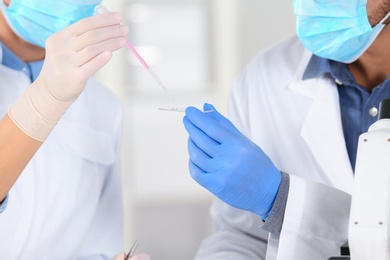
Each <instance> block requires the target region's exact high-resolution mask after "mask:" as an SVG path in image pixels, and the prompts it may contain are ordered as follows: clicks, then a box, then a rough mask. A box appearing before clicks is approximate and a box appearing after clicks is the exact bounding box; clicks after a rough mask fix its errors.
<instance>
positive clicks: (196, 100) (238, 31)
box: [98, 0, 294, 260]
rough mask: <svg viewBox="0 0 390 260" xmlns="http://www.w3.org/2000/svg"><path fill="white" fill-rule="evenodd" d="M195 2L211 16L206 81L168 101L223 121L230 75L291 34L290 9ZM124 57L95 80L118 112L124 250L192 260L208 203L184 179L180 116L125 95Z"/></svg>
mask: <svg viewBox="0 0 390 260" xmlns="http://www.w3.org/2000/svg"><path fill="white" fill-rule="evenodd" d="M158 1H159V2H160V3H164V2H167V3H169V2H171V0H158ZM182 1H185V0H182ZM191 1H194V0H191ZM195 1H196V0H195ZM199 1H200V2H205V1H206V2H208V4H209V5H210V8H211V15H210V17H211V20H210V26H211V28H212V30H211V35H213V36H212V37H211V39H212V41H211V43H210V44H211V49H212V50H213V52H212V53H210V55H211V57H212V63H213V67H212V69H211V71H212V73H213V75H212V78H213V81H212V82H210V88H206V89H205V90H201V91H196V90H194V91H186V92H181V91H177V90H175V91H174V92H172V93H171V94H173V95H175V96H176V98H179V99H180V102H181V103H182V104H186V105H194V106H198V107H201V106H202V104H203V103H204V102H211V103H213V104H215V105H216V107H217V108H219V110H220V111H222V112H223V113H225V111H226V99H227V95H228V90H229V86H230V84H231V82H232V80H233V78H234V77H235V76H236V75H237V73H239V71H240V70H241V69H242V68H243V67H244V65H245V64H246V63H247V62H248V61H249V60H250V59H251V57H252V56H253V55H254V54H255V53H257V52H258V51H260V50H261V49H263V48H265V47H267V46H269V45H271V44H272V43H274V42H277V41H279V40H281V39H283V38H285V37H287V36H288V35H290V34H293V33H294V15H293V13H292V9H291V2H292V1H285V0H272V1H266V0H199ZM105 2H107V3H105V4H106V5H107V6H108V7H109V8H110V9H111V10H117V11H119V10H122V11H123V4H124V0H123V1H119V0H117V1H114V0H111V1H105ZM128 2H131V1H128ZM125 55H126V54H125V52H124V51H123V50H121V51H120V52H118V53H116V54H115V56H114V59H113V60H112V61H111V62H110V64H109V65H108V66H106V67H105V68H104V69H103V70H102V71H101V72H100V73H99V75H98V76H99V78H100V79H101V80H102V81H103V82H104V83H106V85H108V86H109V87H111V88H112V89H113V91H115V93H116V94H117V95H118V97H119V98H120V100H121V102H122V104H123V108H124V136H123V138H124V140H123V152H122V161H123V163H122V174H123V188H124V199H125V210H126V212H125V218H126V223H125V224H126V227H125V239H126V248H127V247H129V246H130V245H131V244H132V242H133V240H134V239H138V240H139V241H140V246H139V250H138V251H146V252H149V253H150V254H151V256H152V259H169V260H175V259H177V260H183V259H192V258H193V256H194V254H195V251H196V248H197V247H198V246H199V243H200V241H201V239H202V238H204V237H205V236H206V235H208V234H209V233H210V232H211V221H210V218H209V215H208V208H209V205H210V202H211V200H212V196H211V195H210V194H209V193H208V192H207V191H206V190H204V189H203V188H202V187H200V186H199V185H198V184H197V183H196V182H195V181H193V180H192V179H191V177H190V174H189V172H188V169H187V162H188V154H187V148H186V142H187V134H186V132H185V130H184V127H183V125H182V117H183V114H181V113H173V112H161V111H158V110H157V106H158V104H159V102H160V101H161V90H157V88H156V89H155V90H156V92H153V91H151V92H149V94H146V95H145V94H137V93H132V92H130V93H129V92H128V91H127V90H128V88H129V86H127V85H126V81H125V80H124V78H125V76H124V74H125V73H126V68H124V66H125V64H126V63H125V62H124V61H123V59H124V57H125ZM183 62H184V61H183ZM166 80H167V82H169V80H170V79H166ZM153 87H154V86H153ZM153 87H152V88H153Z"/></svg>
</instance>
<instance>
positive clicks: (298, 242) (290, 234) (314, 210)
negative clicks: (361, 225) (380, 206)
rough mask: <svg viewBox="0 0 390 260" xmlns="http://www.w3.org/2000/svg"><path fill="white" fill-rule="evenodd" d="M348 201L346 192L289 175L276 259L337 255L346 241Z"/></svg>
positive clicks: (349, 198) (349, 201)
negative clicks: (287, 193)
mask: <svg viewBox="0 0 390 260" xmlns="http://www.w3.org/2000/svg"><path fill="white" fill-rule="evenodd" d="M350 203H351V195H350V194H348V193H345V192H343V191H340V190H338V189H336V188H333V187H330V186H328V185H325V184H321V183H317V182H311V181H308V180H305V179H303V178H300V177H297V176H293V175H290V191H289V196H288V200H287V206H286V213H285V217H284V222H283V227H282V234H281V236H280V238H279V250H278V257H277V259H327V258H328V257H331V256H332V255H333V256H335V255H338V254H339V252H340V246H341V245H343V244H344V243H345V242H346V241H347V235H348V221H349V209H350ZM291 241H294V242H293V243H291ZM332 252H333V253H332Z"/></svg>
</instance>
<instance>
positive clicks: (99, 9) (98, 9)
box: [94, 5, 166, 90]
mask: <svg viewBox="0 0 390 260" xmlns="http://www.w3.org/2000/svg"><path fill="white" fill-rule="evenodd" d="M107 12H109V11H108V10H107V8H105V7H104V6H102V5H97V6H96V7H95V12H94V13H95V14H102V13H107ZM126 47H127V48H128V49H129V50H130V51H131V52H132V53H133V54H134V56H135V57H136V58H137V59H138V61H139V62H140V63H141V64H142V66H143V67H144V68H145V69H146V70H147V71H148V72H149V74H150V75H151V76H152V78H153V79H154V80H155V81H156V82H157V84H158V85H159V86H160V87H162V88H163V89H164V90H166V87H165V86H164V84H163V83H162V81H161V80H160V79H159V77H157V75H156V73H154V71H153V70H152V69H151V68H150V66H149V65H148V64H147V63H146V61H145V60H144V59H143V58H142V56H141V55H140V54H139V53H138V51H137V50H136V49H135V48H134V46H133V45H132V44H131V43H130V42H129V41H128V40H127V39H126Z"/></svg>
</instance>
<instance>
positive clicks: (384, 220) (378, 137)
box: [329, 99, 390, 260]
mask: <svg viewBox="0 0 390 260" xmlns="http://www.w3.org/2000/svg"><path fill="white" fill-rule="evenodd" d="M389 217H390V99H385V100H383V101H382V102H381V104H380V106H379V115H378V120H377V121H376V122H375V123H373V124H372V125H371V126H370V128H369V129H368V131H367V132H366V133H363V134H361V135H360V137H359V142H358V150H357V157H356V167H355V180H354V191H353V194H352V203H351V212H350V218H349V230H348V245H347V246H343V247H342V248H341V254H342V256H339V257H331V258H329V260H338V259H339V260H341V259H343V260H350V259H352V260H363V259H364V260H366V259H376V260H388V259H390V220H389ZM348 247H349V248H348ZM343 252H344V253H343ZM349 253H350V256H349ZM347 254H348V255H347Z"/></svg>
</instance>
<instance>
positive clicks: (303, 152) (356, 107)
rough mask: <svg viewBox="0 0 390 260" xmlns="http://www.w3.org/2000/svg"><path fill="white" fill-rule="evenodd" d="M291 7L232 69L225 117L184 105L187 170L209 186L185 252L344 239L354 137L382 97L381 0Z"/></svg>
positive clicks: (320, 246) (323, 249) (300, 256)
mask: <svg viewBox="0 0 390 260" xmlns="http://www.w3.org/2000/svg"><path fill="white" fill-rule="evenodd" d="M293 10H294V12H295V15H296V25H297V35H295V36H292V37H291V38H289V39H287V40H285V41H283V42H281V43H279V44H277V45H276V46H274V47H273V48H270V49H267V50H266V51H264V52H261V53H260V54H259V55H258V56H256V57H255V58H254V59H253V60H252V62H251V63H250V64H249V65H248V66H247V67H246V68H245V69H244V71H243V72H242V73H241V74H240V75H239V76H238V77H237V79H236V80H235V82H234V85H233V87H232V89H231V94H230V98H229V109H228V111H229V119H227V118H226V117H225V116H223V115H222V114H220V113H219V112H218V111H217V109H216V108H215V107H213V106H212V105H211V104H205V106H204V110H214V112H211V113H210V112H209V113H203V112H202V111H200V110H198V109H196V108H194V107H188V108H187V109H186V115H185V117H184V119H183V123H184V126H185V128H186V130H187V132H188V134H189V140H188V152H189V156H190V158H189V170H190V173H191V176H192V177H193V178H194V179H195V180H196V181H197V182H198V183H199V184H200V185H202V186H203V187H204V188H206V189H207V190H209V191H210V192H211V193H212V194H214V195H215V197H216V200H215V202H214V203H213V205H212V208H211V214H212V217H213V220H214V223H215V231H214V233H213V234H212V235H211V236H210V237H208V238H206V239H205V240H204V241H203V243H202V244H201V246H200V248H199V250H198V253H197V256H196V257H195V259H197V260H200V259H283V260H284V259H289V260H313V259H328V258H330V257H331V256H335V255H339V254H340V246H342V245H343V244H344V243H345V242H346V241H347V239H348V223H349V210H350V203H351V195H350V194H351V192H352V188H353V178H354V167H355V163H356V152H357V143H358V137H359V135H360V134H361V133H363V132H366V131H367V130H368V127H369V126H370V125H371V124H372V123H374V122H375V121H376V120H377V113H378V106H379V103H380V102H381V101H382V100H383V99H388V98H390V79H389V77H388V75H389V74H390V63H389V62H388V60H389V58H390V50H389V48H388V46H389V44H390V27H389V26H387V25H388V23H389V20H390V19H389V12H390V2H389V1H388V0H368V2H367V1H365V0H337V1H333V0H294V1H293ZM373 203H374V202H373ZM368 239H369V238H368Z"/></svg>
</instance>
